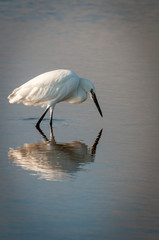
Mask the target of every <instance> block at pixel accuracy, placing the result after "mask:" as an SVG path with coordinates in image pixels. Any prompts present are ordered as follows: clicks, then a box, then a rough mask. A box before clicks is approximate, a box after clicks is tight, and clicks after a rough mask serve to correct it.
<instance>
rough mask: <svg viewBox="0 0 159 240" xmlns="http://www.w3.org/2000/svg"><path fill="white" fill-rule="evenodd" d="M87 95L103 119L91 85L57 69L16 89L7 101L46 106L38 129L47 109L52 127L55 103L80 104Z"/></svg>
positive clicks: (88, 81)
mask: <svg viewBox="0 0 159 240" xmlns="http://www.w3.org/2000/svg"><path fill="white" fill-rule="evenodd" d="M88 93H89V95H90V97H91V98H92V99H93V101H94V103H95V105H96V107H97V109H98V111H99V113H100V115H101V116H102V117H103V115H102V111H101V109H100V106H99V103H98V101H97V98H96V94H95V87H94V85H93V83H92V82H91V81H90V80H88V79H85V78H80V77H78V76H77V74H76V73H74V72H72V71H70V70H64V69H59V70H54V71H51V72H46V73H43V74H41V75H39V76H37V77H35V78H33V79H31V80H30V81H28V82H26V83H25V84H23V85H21V86H20V87H19V88H16V89H15V90H14V91H13V92H12V93H11V94H10V95H9V96H8V99H9V102H10V103H15V102H17V103H20V102H22V103H23V104H25V105H35V106H41V107H44V106H46V110H45V112H44V113H43V114H42V116H41V117H40V119H39V120H38V122H37V124H36V127H37V128H39V126H40V123H41V121H42V120H43V118H44V116H45V115H46V113H47V112H48V110H49V109H50V125H52V119H53V110H54V107H55V105H56V104H57V103H59V102H62V101H65V102H69V103H82V102H84V101H85V100H86V99H87V97H88Z"/></svg>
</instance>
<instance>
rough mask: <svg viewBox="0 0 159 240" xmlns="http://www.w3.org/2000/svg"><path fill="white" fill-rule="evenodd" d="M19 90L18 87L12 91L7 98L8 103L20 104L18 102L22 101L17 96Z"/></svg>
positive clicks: (18, 95)
mask: <svg viewBox="0 0 159 240" xmlns="http://www.w3.org/2000/svg"><path fill="white" fill-rule="evenodd" d="M20 89H21V88H20V87H19V88H16V89H14V91H13V92H12V93H11V94H10V95H9V96H8V99H9V102H10V103H15V102H21V101H20V100H22V97H21V96H20V94H19V90H20Z"/></svg>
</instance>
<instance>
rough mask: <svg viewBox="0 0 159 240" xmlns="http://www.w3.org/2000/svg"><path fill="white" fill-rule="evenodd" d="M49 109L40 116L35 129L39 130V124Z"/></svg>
mask: <svg viewBox="0 0 159 240" xmlns="http://www.w3.org/2000/svg"><path fill="white" fill-rule="evenodd" d="M49 108H50V107H48V108H46V110H45V112H44V113H43V114H42V116H41V117H40V119H39V121H38V122H37V123H36V128H38V129H39V125H40V123H41V121H42V120H43V118H44V117H45V115H46V113H47V111H48V110H49Z"/></svg>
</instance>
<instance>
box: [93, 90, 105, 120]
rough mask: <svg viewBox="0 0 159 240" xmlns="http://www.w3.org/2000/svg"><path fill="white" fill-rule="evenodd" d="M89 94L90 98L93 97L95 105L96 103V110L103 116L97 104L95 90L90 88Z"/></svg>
mask: <svg viewBox="0 0 159 240" xmlns="http://www.w3.org/2000/svg"><path fill="white" fill-rule="evenodd" d="M91 94H92V99H93V101H94V103H95V105H96V107H97V109H98V111H99V113H100V115H101V117H103V114H102V111H101V108H100V106H99V103H98V100H97V97H96V95H95V92H94V91H93V89H91Z"/></svg>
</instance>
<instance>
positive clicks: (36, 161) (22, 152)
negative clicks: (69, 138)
mask: <svg viewBox="0 0 159 240" xmlns="http://www.w3.org/2000/svg"><path fill="white" fill-rule="evenodd" d="M39 132H40V134H41V135H42V136H43V138H44V140H45V141H44V142H38V143H33V144H24V146H23V147H18V148H17V149H12V148H11V149H10V151H9V153H8V156H9V157H10V158H12V159H14V163H15V164H16V165H17V166H20V167H22V168H23V169H25V170H29V171H33V172H35V173H33V174H35V175H37V176H38V177H39V178H40V179H46V180H51V181H56V180H64V179H65V178H67V177H70V176H71V175H73V174H74V173H76V172H77V171H79V170H80V169H82V166H83V165H84V164H86V163H90V162H93V161H94V159H95V153H96V147H97V144H98V142H99V139H100V137H101V134H102V130H101V131H100V132H99V134H98V136H97V138H96V140H95V142H94V144H93V145H92V147H91V148H88V146H87V145H86V144H85V143H82V142H79V141H74V142H71V143H56V141H55V138H54V136H53V131H52V128H50V135H51V136H50V140H48V138H47V137H46V135H45V134H44V133H43V132H42V130H41V129H39Z"/></svg>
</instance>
